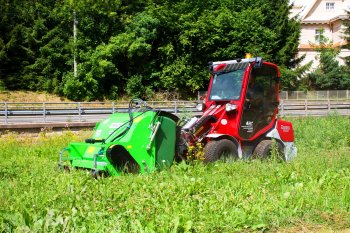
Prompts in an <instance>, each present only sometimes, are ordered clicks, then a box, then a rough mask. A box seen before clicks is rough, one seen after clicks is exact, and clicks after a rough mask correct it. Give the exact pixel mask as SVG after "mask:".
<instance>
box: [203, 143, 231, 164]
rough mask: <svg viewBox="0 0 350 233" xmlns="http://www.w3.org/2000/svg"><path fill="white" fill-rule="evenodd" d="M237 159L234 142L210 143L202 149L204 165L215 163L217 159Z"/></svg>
mask: <svg viewBox="0 0 350 233" xmlns="http://www.w3.org/2000/svg"><path fill="white" fill-rule="evenodd" d="M237 158H238V151H237V146H236V144H235V143H234V142H232V141H230V140H228V139H221V140H218V141H210V142H208V143H207V144H206V145H205V147H204V163H210V162H215V161H217V160H219V159H237Z"/></svg>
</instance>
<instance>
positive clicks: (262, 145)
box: [252, 139, 285, 160]
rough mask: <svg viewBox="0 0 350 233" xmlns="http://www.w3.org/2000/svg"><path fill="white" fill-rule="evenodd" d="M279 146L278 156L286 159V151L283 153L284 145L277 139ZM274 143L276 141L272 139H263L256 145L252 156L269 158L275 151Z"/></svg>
mask: <svg viewBox="0 0 350 233" xmlns="http://www.w3.org/2000/svg"><path fill="white" fill-rule="evenodd" d="M275 143H276V146H277V158H278V159H281V160H285V159H284V153H283V149H284V147H283V145H282V144H281V143H280V142H278V141H276V142H275ZM273 144H274V142H273V141H272V140H270V139H266V140H262V141H261V142H259V144H258V145H257V146H256V147H255V149H254V152H253V155H252V158H253V159H268V158H271V154H272V151H273Z"/></svg>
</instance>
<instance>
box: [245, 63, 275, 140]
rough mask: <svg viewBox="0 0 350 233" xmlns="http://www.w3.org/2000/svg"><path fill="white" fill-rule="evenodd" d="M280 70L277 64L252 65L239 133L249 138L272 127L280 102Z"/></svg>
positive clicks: (246, 138)
mask: <svg viewBox="0 0 350 233" xmlns="http://www.w3.org/2000/svg"><path fill="white" fill-rule="evenodd" d="M279 76H280V75H279V71H278V68H277V66H276V65H274V64H271V63H267V62H266V63H265V62H264V63H263V65H262V66H261V67H253V66H252V67H251V70H250V72H249V77H248V83H247V89H246V93H245V99H244V104H243V109H242V115H241V120H240V124H239V135H240V136H241V138H242V139H245V140H248V139H252V138H255V137H256V136H259V135H260V134H262V133H264V132H265V131H266V130H268V129H269V128H271V127H272V125H273V124H274V120H275V118H276V114H277V112H278V104H279V97H278V96H279V95H278V92H279Z"/></svg>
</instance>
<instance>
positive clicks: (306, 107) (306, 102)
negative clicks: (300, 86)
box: [304, 99, 308, 116]
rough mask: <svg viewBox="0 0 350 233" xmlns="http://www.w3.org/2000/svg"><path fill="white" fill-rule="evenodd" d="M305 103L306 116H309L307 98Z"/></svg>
mask: <svg viewBox="0 0 350 233" xmlns="http://www.w3.org/2000/svg"><path fill="white" fill-rule="evenodd" d="M304 105H305V116H307V111H308V109H307V99H305V103H304Z"/></svg>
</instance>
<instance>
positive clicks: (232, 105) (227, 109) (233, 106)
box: [225, 103, 237, 112]
mask: <svg viewBox="0 0 350 233" xmlns="http://www.w3.org/2000/svg"><path fill="white" fill-rule="evenodd" d="M225 107H226V112H231V111H233V110H236V109H237V105H235V104H230V103H227V104H226V106H225Z"/></svg>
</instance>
